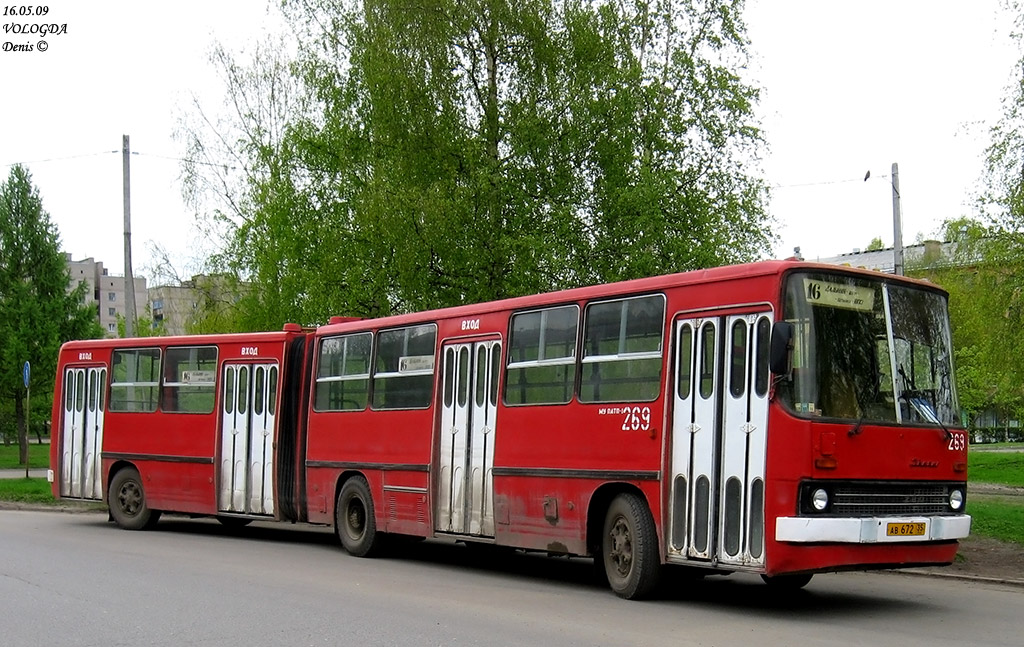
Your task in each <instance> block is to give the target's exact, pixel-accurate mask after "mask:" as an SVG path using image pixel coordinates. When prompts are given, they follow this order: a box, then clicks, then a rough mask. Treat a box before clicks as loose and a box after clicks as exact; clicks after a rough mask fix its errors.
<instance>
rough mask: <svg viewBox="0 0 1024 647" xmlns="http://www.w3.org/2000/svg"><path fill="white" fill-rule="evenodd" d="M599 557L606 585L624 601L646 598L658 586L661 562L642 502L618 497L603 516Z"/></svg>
mask: <svg viewBox="0 0 1024 647" xmlns="http://www.w3.org/2000/svg"><path fill="white" fill-rule="evenodd" d="M601 557H602V560H603V561H604V572H605V575H606V576H607V578H608V585H609V586H610V587H611V589H612V591H614V592H615V595H618V596H619V597H621V598H625V599H627V600H635V599H639V598H643V597H646V596H647V595H649V594H650V593H651V591H653V590H654V587H655V586H657V584H658V576H659V575H660V574H661V561H660V559H659V557H658V538H657V534H656V533H655V528H654V519H652V518H651V513H650V511H649V510H648V509H647V504H646V503H644V500H643V499H642V498H641V497H639V496H637V495H635V494H628V493H627V494H620V495H618V496H617V497H615V499H614V500H612V503H611V505H610V506H608V513H607V514H606V515H605V521H604V532H603V534H602V541H601Z"/></svg>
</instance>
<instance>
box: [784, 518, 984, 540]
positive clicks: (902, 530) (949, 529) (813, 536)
mask: <svg viewBox="0 0 1024 647" xmlns="http://www.w3.org/2000/svg"><path fill="white" fill-rule="evenodd" d="M970 532H971V517H970V515H966V514H962V515H956V516H950V517H866V518H861V517H857V518H842V517H840V518H836V517H779V518H778V519H776V521H775V540H776V541H785V542H793V543H843V544H881V543H891V542H908V541H950V540H953V539H963V538H964V537H966V536H967V535H968V534H970Z"/></svg>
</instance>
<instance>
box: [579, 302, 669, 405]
mask: <svg viewBox="0 0 1024 647" xmlns="http://www.w3.org/2000/svg"><path fill="white" fill-rule="evenodd" d="M664 330H665V297H664V296H663V295H660V294H655V295H651V296H645V297H631V298H628V299H617V300H615V301H601V302H598V303H591V304H590V305H588V306H587V313H586V321H585V324H584V329H583V360H582V364H583V374H582V376H581V379H580V402H649V401H651V400H654V399H655V398H657V397H658V393H659V392H660V390H661V366H662V364H663V363H664V361H663V358H662V334H663V332H664Z"/></svg>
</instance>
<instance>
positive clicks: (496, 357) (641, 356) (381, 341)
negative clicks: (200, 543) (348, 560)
mask: <svg viewBox="0 0 1024 647" xmlns="http://www.w3.org/2000/svg"><path fill="white" fill-rule="evenodd" d="M946 300H947V295H946V293H945V292H943V291H942V290H941V289H939V288H937V287H936V286H934V285H931V284H929V283H925V282H921V281H915V280H911V279H906V278H903V277H897V276H890V275H884V274H879V273H877V272H868V271H862V270H856V269H851V268H846V267H837V266H826V265H820V264H812V263H803V262H797V261H768V262H761V263H754V264H748V265H739V266H732V267H720V268H715V269H709V270H703V271H696V272H687V273H683V274H674V275H670V276H661V277H655V278H648V279H640V280H634V281H625V282H621V283H613V284H609V285H600V286H593V287H586V288H578V289H572V290H566V291H562V292H555V293H550V294H542V295H537V296H529V297H521V298H514V299H507V300H503V301H497V302H493V303H484V304H478V305H468V306H460V307H455V308H448V309H443V310H435V311H431V312H423V313H416V314H408V315H400V316H393V317H386V318H382V319H372V320H354V319H341V318H339V319H336V320H332V322H331V323H329V324H328V325H325V326H322V327H320V328H319V329H317V330H316V331H315V332H309V331H304V330H302V329H301V328H300V327H298V326H297V325H293V324H289V325H287V326H285V328H284V330H282V331H280V332H267V333H257V334H232V335H202V336H183V337H164V338H145V339H109V340H95V341H76V342H69V343H67V344H65V345H64V347H63V348H62V349H61V352H60V360H59V365H58V369H57V388H56V391H55V394H56V395H55V402H54V407H53V436H52V437H53V443H52V448H51V465H52V470H51V481H52V483H53V493H54V495H55V496H57V497H60V498H72V499H102V500H105V501H106V502H107V503H108V505H109V507H110V513H111V515H112V517H113V519H114V521H116V522H117V524H118V525H120V526H122V527H124V528H129V529H141V528H146V527H149V526H151V525H153V524H154V523H155V522H156V520H157V518H158V516H159V514H160V512H163V511H167V512H177V513H186V514H191V515H209V516H215V517H216V518H218V519H220V520H221V521H222V522H224V523H225V524H237V525H243V524H245V523H248V522H250V521H252V520H277V521H289V522H308V523H312V524H324V525H333V526H334V527H335V528H336V529H337V533H338V536H339V538H340V540H341V543H342V544H343V546H344V547H345V548H346V549H347V550H348V551H349V552H350V553H352V554H354V555H359V556H364V555H370V554H372V553H373V552H374V551H375V549H376V548H378V547H379V546H380V542H381V540H382V538H383V535H385V534H392V533H393V534H399V535H411V536H416V537H447V538H453V539H456V540H461V541H465V542H485V543H493V544H498V545H503V546H511V547H515V548H520V549H525V550H535V551H546V552H548V553H552V554H564V555H583V556H592V557H593V558H594V559H595V561H596V563H597V564H598V565H603V567H604V572H605V573H606V574H607V577H608V580H609V582H610V584H611V588H612V589H613V590H614V591H615V593H617V594H618V595H620V596H622V597H625V598H634V597H642V596H644V595H646V594H649V593H650V592H651V590H652V588H653V587H654V585H655V583H656V582H657V579H658V575H659V573H660V571H661V569H662V567H663V566H664V565H666V564H676V565H681V566H685V567H691V568H695V569H699V571H700V572H702V573H710V572H728V571H745V572H750V573H757V574H760V575H761V576H762V577H763V578H764V579H765V581H766V582H768V583H769V584H772V585H777V586H784V587H799V586H803V585H804V584H806V583H807V582H808V581H809V580H810V578H811V575H812V574H813V573H817V572H826V571H841V570H857V569H874V568H890V567H905V566H914V565H926V564H948V563H950V562H952V560H953V558H954V555H955V554H956V551H957V540H958V539H960V538H962V537H965V536H967V534H968V532H969V530H970V524H971V519H970V517H969V516H968V515H966V514H965V513H964V508H965V504H966V494H967V492H966V480H967V434H966V433H965V431H964V429H963V427H962V426H961V423H960V417H959V413H958V408H957V402H956V392H955V388H954V384H953V367H952V349H951V347H950V330H949V320H948V315H947V309H946Z"/></svg>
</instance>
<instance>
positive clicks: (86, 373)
mask: <svg viewBox="0 0 1024 647" xmlns="http://www.w3.org/2000/svg"><path fill="white" fill-rule="evenodd" d="M106 380H107V369H106V367H89V368H69V369H67V370H65V371H64V424H63V426H62V429H61V431H62V434H61V439H62V442H63V444H62V445H61V461H60V465H61V468H60V495H61V496H66V497H71V498H76V499H97V500H98V499H102V498H103V469H102V467H103V465H102V450H103V407H104V401H103V395H104V393H106Z"/></svg>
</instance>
